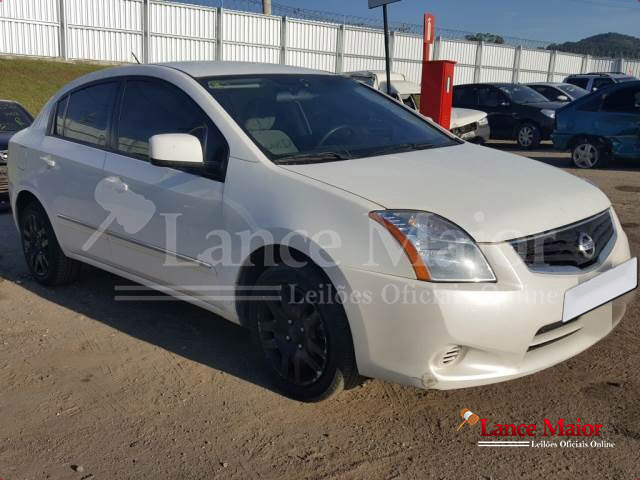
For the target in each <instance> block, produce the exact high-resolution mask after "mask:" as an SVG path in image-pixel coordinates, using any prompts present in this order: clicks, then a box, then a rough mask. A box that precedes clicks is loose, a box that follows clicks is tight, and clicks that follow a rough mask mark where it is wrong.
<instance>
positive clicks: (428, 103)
mask: <svg viewBox="0 0 640 480" xmlns="http://www.w3.org/2000/svg"><path fill="white" fill-rule="evenodd" d="M455 64H456V62H453V61H451V60H435V61H431V62H427V63H426V68H425V69H424V72H425V73H426V76H423V78H422V88H421V94H420V113H422V114H423V115H425V116H427V117H431V118H432V119H433V121H434V122H436V123H438V124H439V125H440V126H442V127H443V128H446V129H449V128H450V127H451V105H452V103H453V69H454V67H455Z"/></svg>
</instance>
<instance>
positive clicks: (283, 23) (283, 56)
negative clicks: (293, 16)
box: [280, 16, 288, 65]
mask: <svg viewBox="0 0 640 480" xmlns="http://www.w3.org/2000/svg"><path fill="white" fill-rule="evenodd" d="M287 27H288V22H287V17H284V16H283V17H281V20H280V64H281V65H286V64H287Z"/></svg>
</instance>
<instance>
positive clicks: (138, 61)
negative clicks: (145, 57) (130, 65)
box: [131, 52, 140, 65]
mask: <svg viewBox="0 0 640 480" xmlns="http://www.w3.org/2000/svg"><path fill="white" fill-rule="evenodd" d="M131 55H133V58H135V60H136V63H137V64H138V65H140V60H138V57H136V54H135V53H133V52H131Z"/></svg>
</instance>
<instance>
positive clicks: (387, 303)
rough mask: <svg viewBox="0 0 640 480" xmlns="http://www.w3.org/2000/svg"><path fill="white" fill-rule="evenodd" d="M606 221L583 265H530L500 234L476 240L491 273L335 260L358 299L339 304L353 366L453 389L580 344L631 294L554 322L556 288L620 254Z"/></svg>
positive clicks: (550, 361)
mask: <svg viewBox="0 0 640 480" xmlns="http://www.w3.org/2000/svg"><path fill="white" fill-rule="evenodd" d="M616 223H617V222H616ZM616 228H617V230H618V236H617V240H616V244H615V246H614V247H613V249H612V251H611V253H610V254H609V256H608V257H607V259H606V260H605V261H604V263H603V264H601V265H600V266H599V267H598V268H597V269H596V270H593V271H591V272H588V273H583V274H575V275H558V274H540V273H532V272H530V271H529V270H528V268H527V267H526V266H525V265H524V263H523V262H522V261H521V259H520V258H519V257H518V256H517V254H516V252H515V250H514V249H513V248H512V247H511V246H510V245H509V244H507V243H503V244H484V245H481V248H482V250H483V252H484V253H485V255H486V257H487V259H488V260H489V262H490V263H491V265H492V267H494V271H495V273H496V276H497V278H498V281H497V282H496V283H485V284H446V283H428V282H418V281H415V280H410V279H406V278H399V277H394V276H389V275H383V274H378V273H373V272H369V271H363V270H359V269H344V270H343V272H344V275H345V278H346V280H347V281H348V283H349V285H350V289H351V290H352V291H358V290H360V295H356V296H355V297H350V298H352V299H353V298H358V299H359V300H360V301H358V302H354V301H348V302H346V304H345V309H346V310H347V316H348V318H349V322H350V325H351V329H352V334H353V338H354V346H355V352H356V359H357V362H358V368H359V371H360V373H361V374H362V375H364V376H369V377H374V378H380V379H384V380H389V381H393V382H397V383H402V384H407V385H413V386H416V387H420V388H435V389H453V388H462V387H471V386H477V385H484V384H489V383H495V382H500V381H504V380H509V379H513V378H517V377H521V376H524V375H528V374H531V373H534V372H537V371H539V370H542V369H545V368H547V367H550V366H552V365H555V364H557V363H559V362H562V361H564V360H567V359H568V358H571V357H573V356H574V355H577V354H578V353H580V352H582V351H583V350H586V349H587V348H589V347H590V346H591V345H593V344H595V343H596V342H598V341H599V340H601V339H602V338H604V337H605V336H607V335H608V334H609V333H610V332H611V331H612V329H613V328H614V327H615V326H616V325H617V324H618V322H619V321H620V320H621V318H622V316H623V315H624V312H625V310H626V305H627V304H628V303H629V302H630V301H631V299H632V297H633V294H627V295H625V296H623V297H619V298H617V299H616V300H614V301H612V302H609V303H607V304H605V305H602V306H600V307H598V308H596V309H595V310H592V311H591V312H589V313H586V314H584V315H582V316H580V317H578V318H577V319H575V320H573V321H571V322H567V323H566V324H562V323H561V319H562V311H563V298H564V293H565V292H566V291H567V290H568V289H570V288H572V287H574V286H576V285H578V284H579V283H582V282H584V281H586V280H588V279H590V278H592V277H594V276H596V275H597V274H598V273H601V272H604V271H606V270H609V269H611V268H613V267H614V266H617V265H619V264H621V263H623V262H624V261H626V260H628V259H629V258H630V253H629V244H628V241H627V238H626V236H625V234H624V233H623V232H622V230H621V229H620V226H619V224H618V225H617V226H616ZM362 292H365V293H364V294H363V293H362ZM367 292H368V293H367ZM367 299H369V300H370V301H367ZM452 352H457V355H456V354H453V353H452ZM454 357H455V358H454ZM452 358H453V360H451V359H452Z"/></svg>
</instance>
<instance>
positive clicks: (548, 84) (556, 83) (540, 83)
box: [523, 82, 575, 87]
mask: <svg viewBox="0 0 640 480" xmlns="http://www.w3.org/2000/svg"><path fill="white" fill-rule="evenodd" d="M523 85H542V86H545V87H557V86H558V85H570V86H572V87H575V85H572V84H570V83H565V82H527V83H524V84H523Z"/></svg>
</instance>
